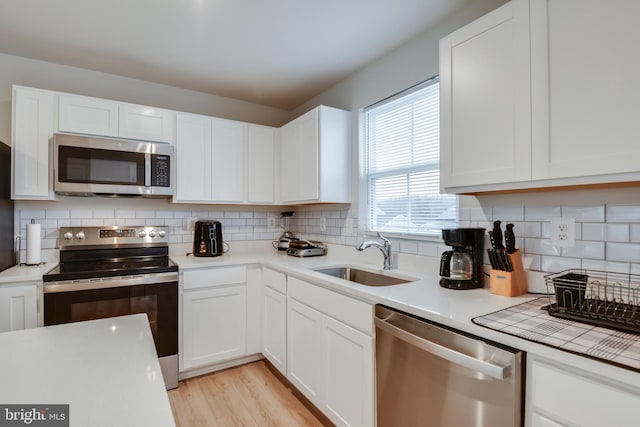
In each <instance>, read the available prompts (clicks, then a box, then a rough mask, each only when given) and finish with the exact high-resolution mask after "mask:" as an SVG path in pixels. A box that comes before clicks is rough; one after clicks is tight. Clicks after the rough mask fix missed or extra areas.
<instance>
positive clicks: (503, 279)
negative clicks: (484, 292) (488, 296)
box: [489, 250, 527, 297]
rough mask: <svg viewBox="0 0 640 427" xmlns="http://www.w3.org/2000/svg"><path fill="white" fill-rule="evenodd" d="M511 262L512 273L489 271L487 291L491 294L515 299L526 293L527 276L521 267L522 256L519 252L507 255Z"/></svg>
mask: <svg viewBox="0 0 640 427" xmlns="http://www.w3.org/2000/svg"><path fill="white" fill-rule="evenodd" d="M507 256H508V257H509V259H510V260H511V265H512V266H513V271H503V270H496V269H493V268H492V269H491V277H490V283H489V290H490V291H491V293H492V294H496V295H503V296H507V297H517V296H519V295H523V294H526V293H527V276H526V274H525V272H524V267H523V265H522V254H521V253H520V251H519V250H517V251H515V252H514V253H512V254H508V255H507Z"/></svg>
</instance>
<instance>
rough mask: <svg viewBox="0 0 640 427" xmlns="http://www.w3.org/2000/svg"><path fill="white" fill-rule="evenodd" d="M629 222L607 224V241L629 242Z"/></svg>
mask: <svg viewBox="0 0 640 427" xmlns="http://www.w3.org/2000/svg"><path fill="white" fill-rule="evenodd" d="M629 231H630V230H629V224H607V237H606V239H603V240H606V241H607V242H628V241H629V237H630V235H629Z"/></svg>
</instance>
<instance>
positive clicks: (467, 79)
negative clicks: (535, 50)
mask: <svg viewBox="0 0 640 427" xmlns="http://www.w3.org/2000/svg"><path fill="white" fill-rule="evenodd" d="M529 51H530V49H529V2H528V1H527V0H513V1H511V2H509V3H507V4H505V5H504V6H502V7H500V8H498V9H496V10H495V11H493V12H491V13H489V14H487V15H485V16H483V17H481V18H480V19H478V20H476V21H474V22H472V23H471V24H469V25H467V26H465V27H463V28H461V29H460V30H458V31H456V32H454V33H452V34H450V35H449V36H447V37H445V38H443V39H442V40H441V41H440V91H441V92H440V99H441V101H440V106H441V109H440V123H441V129H440V136H441V142H440V180H441V186H442V187H443V188H445V189H446V188H450V187H459V186H474V185H483V184H493V183H506V182H517V181H528V180H530V179H531V105H530V99H531V94H530V59H529Z"/></svg>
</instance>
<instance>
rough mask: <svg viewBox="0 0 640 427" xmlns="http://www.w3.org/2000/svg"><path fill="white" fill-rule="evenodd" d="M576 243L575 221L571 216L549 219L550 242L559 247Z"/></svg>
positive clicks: (567, 246)
mask: <svg viewBox="0 0 640 427" xmlns="http://www.w3.org/2000/svg"><path fill="white" fill-rule="evenodd" d="M575 243H576V222H575V220H574V219H573V218H552V219H551V244H552V245H553V246H556V247H560V248H570V247H573V246H574V245H575Z"/></svg>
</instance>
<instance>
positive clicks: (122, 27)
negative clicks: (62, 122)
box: [0, 0, 470, 110]
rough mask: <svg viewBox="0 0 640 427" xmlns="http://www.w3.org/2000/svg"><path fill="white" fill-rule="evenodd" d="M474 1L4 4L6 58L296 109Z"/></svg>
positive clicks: (78, 0)
mask: <svg viewBox="0 0 640 427" xmlns="http://www.w3.org/2000/svg"><path fill="white" fill-rule="evenodd" d="M468 1H470V0H321V1H309V0H56V1H49V0H2V6H1V11H2V13H0V52H4V53H8V54H12V55H18V56H23V57H27V58H33V59H39V60H44V61H49V62H55V63H59V64H65V65H70V66H75V67H80V68H86V69H91V70H95V71H101V72H105V73H110V74H116V75H121V76H126V77H130V78H135V79H140V80H146V81H151V82H156V83H161V84H166V85H171V86H177V87H181V88H185V89H191V90H196V91H200V92H205V93H210V94H214V95H220V96H226V97H231V98H235V99H239V100H244V101H249V102H253V103H257V104H262V105H268V106H272V107H276V108H281V109H285V110H291V109H293V108H295V107H297V106H299V105H300V104H302V103H303V102H305V101H307V100H309V99H310V98H312V97H313V96H315V95H317V94H319V93H321V92H322V91H324V90H325V89H327V88H329V87H331V86H332V85H334V84H335V83H337V82H339V81H340V80H342V79H344V78H345V77H347V76H348V75H349V74H351V73H353V72H355V71H357V70H359V69H361V68H362V67H364V66H366V65H367V64H369V63H371V62H372V61H374V60H376V59H378V58H380V57H381V56H383V55H385V54H386V53H388V52H389V51H391V50H393V49H395V48H396V47H398V46H400V45H402V44H404V43H405V42H407V41H409V40H411V39H412V38H414V37H416V36H417V35H418V34H419V33H421V32H423V31H425V30H427V29H428V28H430V27H432V26H433V25H435V24H437V23H438V22H440V21H441V20H442V19H444V18H446V17H447V16H448V15H450V14H451V13H453V12H454V11H455V10H457V9H459V8H460V7H461V6H462V5H463V4H465V3H467V2H468Z"/></svg>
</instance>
